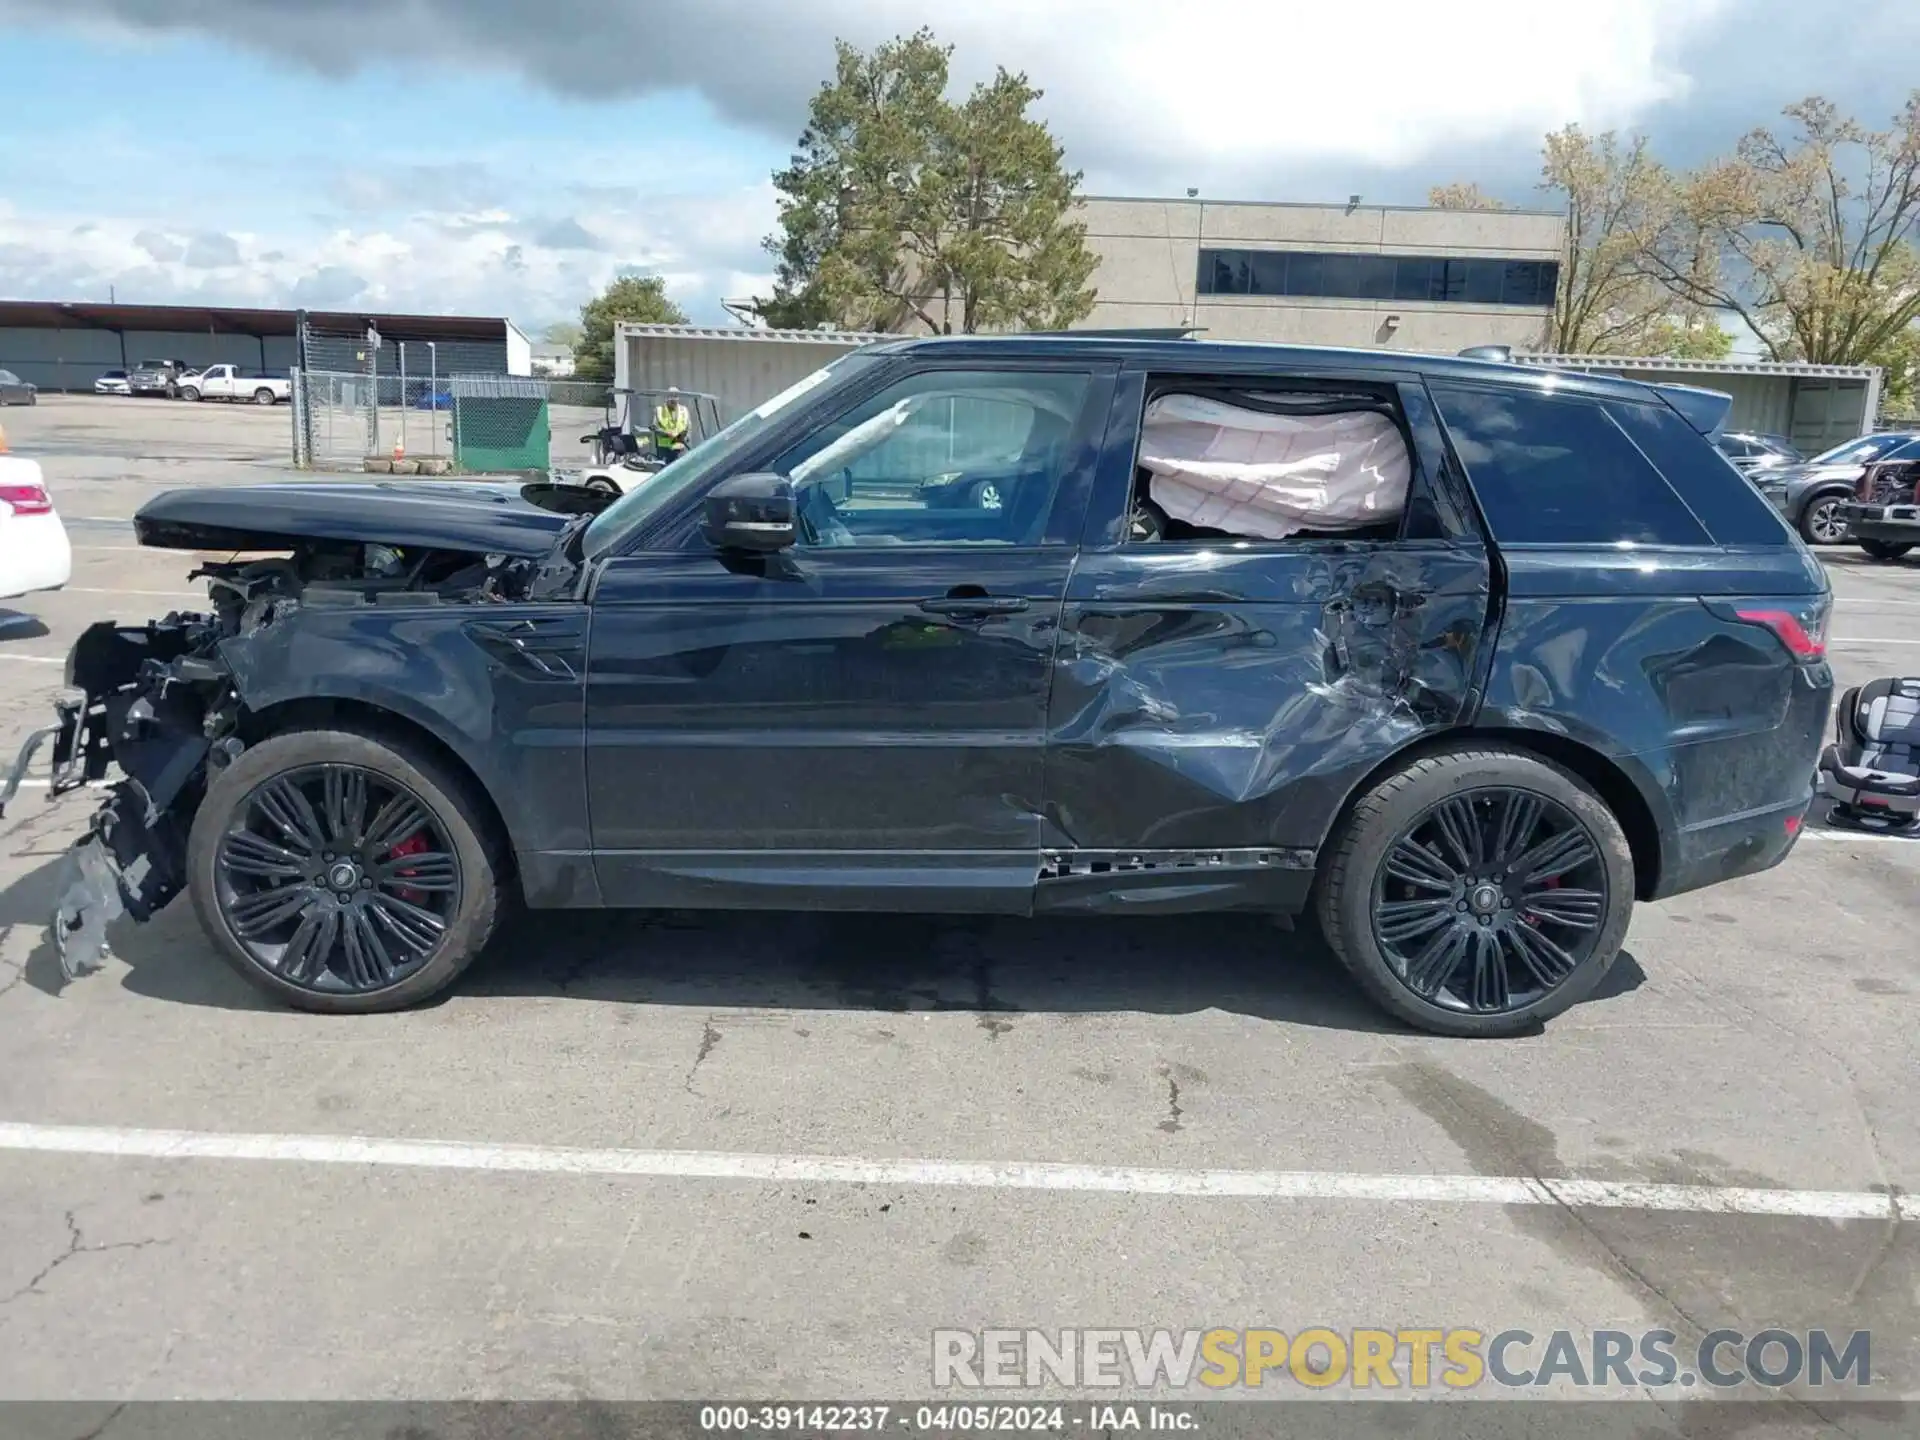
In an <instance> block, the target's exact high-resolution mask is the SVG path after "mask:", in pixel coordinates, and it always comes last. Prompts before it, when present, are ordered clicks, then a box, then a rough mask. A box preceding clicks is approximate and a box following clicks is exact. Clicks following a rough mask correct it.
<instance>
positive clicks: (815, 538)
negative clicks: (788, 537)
mask: <svg viewBox="0 0 1920 1440" xmlns="http://www.w3.org/2000/svg"><path fill="white" fill-rule="evenodd" d="M794 513H795V516H796V518H798V520H799V521H800V534H801V536H802V538H804V539H805V540H806V542H807V544H809V545H818V546H835V545H852V544H855V543H857V542H856V541H855V540H854V536H853V532H852V531H851V530H849V529H848V528H847V527H846V524H845V522H843V521H842V520H841V519H840V509H839V507H838V506H837V505H835V504H834V503H833V497H832V496H831V495H829V494H827V487H826V486H824V485H821V484H818V483H815V484H811V485H802V486H801V487H800V495H799V503H798V504H796V505H795V506H794Z"/></svg>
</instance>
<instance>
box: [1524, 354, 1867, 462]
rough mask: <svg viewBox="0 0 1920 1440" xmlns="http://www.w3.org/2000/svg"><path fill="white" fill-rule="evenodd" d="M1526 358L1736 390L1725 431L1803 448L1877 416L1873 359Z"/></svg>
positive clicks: (1831, 441)
mask: <svg viewBox="0 0 1920 1440" xmlns="http://www.w3.org/2000/svg"><path fill="white" fill-rule="evenodd" d="M1513 358H1514V359H1515V360H1516V361H1518V362H1520V363H1521V364H1523V365H1541V366H1545V367H1547V368H1549V369H1554V370H1583V371H1588V372H1592V373H1597V374H1605V375H1620V376H1624V377H1625V378H1626V379H1629V380H1644V381H1647V382H1648V383H1650V384H1655V385H1662V384H1664V385H1697V386H1699V387H1700V388H1701V389H1703V390H1718V391H1721V392H1722V393H1724V394H1727V395H1731V396H1732V397H1733V409H1732V410H1731V411H1730V412H1729V414H1728V416H1727V423H1726V428H1727V429H1729V430H1759V431H1763V432H1765V433H1766V434H1769V435H1784V436H1786V437H1787V439H1789V440H1791V441H1792V442H1793V443H1794V445H1795V446H1796V447H1797V448H1798V449H1799V450H1801V451H1802V452H1803V453H1804V454H1807V455H1816V454H1818V453H1819V452H1820V451H1822V450H1825V449H1827V448H1828V447H1830V446H1833V445H1838V444H1839V443H1840V442H1841V441H1842V440H1851V439H1852V438H1853V437H1854V436H1856V435H1864V434H1866V433H1867V432H1868V431H1870V430H1872V429H1873V428H1874V427H1875V425H1876V423H1877V422H1878V418H1879V413H1880V392H1881V382H1882V376H1883V372H1882V371H1881V369H1880V367H1879V366H1877V365H1805V364H1798V363H1794V362H1774V361H1760V360H1752V361H1741V360H1669V359H1665V358H1662V357H1648V358H1637V359H1630V358H1627V357H1623V356H1616V355H1538V354H1536V355H1520V354H1516V355H1515V356H1514V357H1513Z"/></svg>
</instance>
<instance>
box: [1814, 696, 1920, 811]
mask: <svg viewBox="0 0 1920 1440" xmlns="http://www.w3.org/2000/svg"><path fill="white" fill-rule="evenodd" d="M1834 731H1835V743H1834V744H1832V745H1829V746H1828V747H1827V748H1826V750H1825V751H1823V752H1822V753H1821V756H1820V793H1821V794H1822V795H1825V796H1826V797H1827V798H1828V799H1830V800H1832V801H1834V802H1835V803H1834V806H1833V809H1832V811H1831V812H1830V813H1829V814H1828V817H1827V819H1828V821H1829V823H1832V824H1836V825H1852V826H1856V827H1859V828H1863V829H1870V830H1910V829H1912V828H1913V827H1914V824H1915V821H1916V819H1920V679H1915V678H1913V677H1907V678H1905V679H1901V678H1897V677H1894V676H1887V677H1885V678H1883V679H1879V680H1875V681H1872V682H1871V683H1869V684H1866V685H1862V686H1859V687H1858V688H1857V689H1853V690H1849V691H1847V693H1846V694H1845V695H1843V696H1841V697H1840V710H1839V713H1838V715H1837V716H1836V717H1835V720H1834Z"/></svg>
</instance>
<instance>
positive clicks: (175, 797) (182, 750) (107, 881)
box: [0, 539, 570, 979]
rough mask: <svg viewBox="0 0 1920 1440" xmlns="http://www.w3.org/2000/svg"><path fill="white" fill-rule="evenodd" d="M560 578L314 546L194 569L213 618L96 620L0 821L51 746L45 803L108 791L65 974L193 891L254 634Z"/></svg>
mask: <svg viewBox="0 0 1920 1440" xmlns="http://www.w3.org/2000/svg"><path fill="white" fill-rule="evenodd" d="M569 574H570V572H568V571H566V569H565V567H562V568H561V569H560V570H557V571H556V570H552V569H549V568H543V567H541V566H540V565H537V564H536V563H535V562H533V561H531V560H528V559H525V558H520V557H515V556H511V555H504V554H474V553H471V552H467V551H465V550H456V549H432V548H423V549H414V548H412V547H405V548H402V547H398V546H391V545H384V544H360V543H354V542H350V541H349V542H341V541H335V540H330V539H320V540H314V541H308V542H301V543H299V544H296V545H295V546H293V547H292V553H291V554H290V555H287V556H284V557H281V556H276V557H272V558H266V559H259V560H253V561H248V562H238V561H236V562H228V563H221V564H209V565H203V566H201V567H200V568H199V569H197V570H195V571H194V572H193V575H192V576H191V577H189V578H201V577H204V578H206V580H207V582H208V586H207V588H208V592H209V595H210V598H211V602H212V608H211V609H210V610H209V611H207V612H204V613H202V612H187V611H175V612H173V613H171V614H168V615H167V616H166V617H165V618H163V619H160V620H153V621H149V622H147V623H146V624H144V625H119V624H114V623H111V622H102V623H100V624H96V625H93V626H91V627H89V628H88V629H87V630H86V631H85V632H84V633H83V634H82V635H81V636H80V638H79V639H78V640H77V641H76V642H75V643H74V646H73V649H72V651H71V652H70V653H69V655H68V657H67V677H66V680H67V693H65V694H63V695H62V696H61V697H60V698H59V700H58V701H57V702H56V706H55V711H56V720H55V723H54V724H53V725H50V726H48V727H47V728H46V729H44V730H41V731H38V732H36V733H35V734H34V735H33V736H31V737H30V738H29V739H28V741H27V743H26V745H25V746H24V747H23V748H22V749H21V751H20V754H19V756H18V758H17V759H16V760H15V761H14V764H13V766H12V768H11V770H10V771H9V772H8V774H7V777H6V779H5V781H4V782H0V814H4V813H5V810H6V806H7V804H8V802H10V801H11V800H12V799H13V797H14V795H15V793H16V792H17V791H18V789H19V787H20V784H21V782H22V780H23V779H24V777H25V775H26V773H27V770H28V769H29V767H30V766H31V765H32V764H33V762H34V759H35V757H36V756H37V755H38V754H39V752H40V751H42V750H43V749H44V748H45V747H46V746H47V745H48V744H49V743H51V745H52V755H51V759H52V769H51V774H50V778H49V782H48V786H49V792H50V798H51V797H53V796H58V795H61V794H63V793H65V792H67V791H70V790H74V789H77V788H79V787H81V786H84V785H102V784H105V785H107V786H108V789H107V796H106V799H105V801H104V803H102V804H101V805H100V807H99V809H98V810H97V811H96V812H95V813H94V816H93V819H92V821H91V823H90V824H89V825H88V827H87V830H86V833H85V834H84V835H82V836H81V837H80V839H79V840H77V841H75V842H74V845H73V848H72V850H71V851H70V852H69V854H68V857H67V862H66V870H65V873H64V875H63V876H62V879H61V883H60V896H59V902H58V906H57V910H56V913H55V915H54V918H53V924H52V930H53V938H54V941H55V945H56V948H57V950H58V952H59V954H60V960H61V965H62V968H63V969H64V970H65V972H66V974H67V976H68V978H70V979H71V978H73V977H75V976H77V975H83V974H86V973H88V972H89V971H92V970H96V969H98V968H99V967H100V965H101V963H102V961H103V959H104V956H105V954H106V936H107V927H108V925H109V924H111V923H112V922H113V921H114V920H115V919H117V918H119V917H120V916H121V915H129V916H131V917H133V918H134V919H135V920H146V919H147V918H149V917H150V916H152V915H153V914H154V913H155V912H156V911H158V910H160V909H161V908H162V907H163V906H165V905H166V904H167V902H168V901H170V900H172V899H173V898H174V896H176V895H178V894H179V893H180V891H181V890H183V889H184V888H185V887H186V884H187V838H188V834H189V832H190V831H191V829H192V825H193V817H194V814H195V812H196V811H197V810H198V809H199V808H200V803H201V801H202V799H204V797H205V795H206V792H207V786H208V784H209V783H210V782H211V780H212V779H213V777H214V776H215V775H217V774H218V773H219V771H220V770H221V769H223V768H224V767H225V766H226V765H228V764H230V763H231V762H232V761H233V760H234V759H235V758H236V757H238V756H239V755H240V754H242V753H243V752H244V751H245V749H246V747H247V744H248V743H249V741H250V740H258V739H259V738H261V736H260V734H259V733H257V724H256V723H255V722H256V719H257V717H256V716H254V715H253V714H252V712H250V711H249V710H248V708H247V705H246V696H245V693H244V692H245V690H246V685H247V680H246V675H247V673H248V672H247V663H248V660H249V658H250V656H251V655H253V654H254V653H255V652H254V646H255V643H256V641H258V640H260V639H261V638H263V637H268V636H271V635H272V634H273V633H274V632H276V631H279V630H281V629H283V628H284V627H286V626H288V625H294V624H297V623H299V618H300V615H301V613H302V612H308V613H311V612H313V611H315V610H318V609H334V610H338V609H340V608H341V607H348V608H353V609H360V608H363V607H370V606H379V605H383V604H392V603H396V602H397V603H400V604H404V605H409V606H418V605H442V604H447V605H453V604H474V603H480V604H486V603H492V602H498V601H502V600H517V599H525V598H527V596H528V595H529V593H530V592H531V591H532V590H533V589H535V588H536V587H537V586H539V585H542V584H550V585H553V586H558V587H562V588H564V586H565V584H567V583H568V577H569ZM116 771H117V775H115V774H114V772H116ZM110 777H112V778H111V779H110Z"/></svg>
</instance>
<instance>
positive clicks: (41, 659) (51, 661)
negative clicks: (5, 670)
mask: <svg viewBox="0 0 1920 1440" xmlns="http://www.w3.org/2000/svg"><path fill="white" fill-rule="evenodd" d="M0 660H18V661H19V662H20V663H21V664H22V665H64V664H66V663H67V657H66V656H64V655H16V654H14V653H13V652H12V651H11V650H0Z"/></svg>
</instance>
